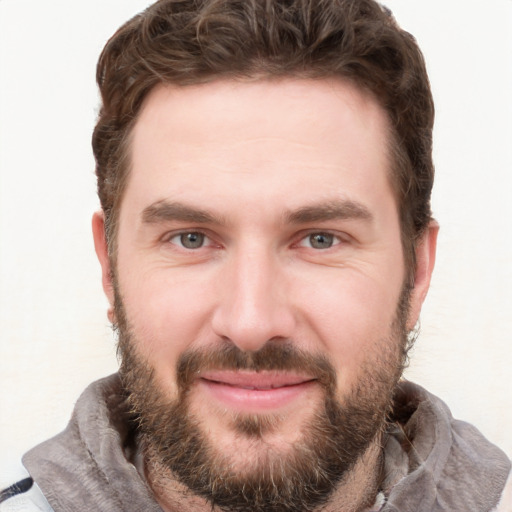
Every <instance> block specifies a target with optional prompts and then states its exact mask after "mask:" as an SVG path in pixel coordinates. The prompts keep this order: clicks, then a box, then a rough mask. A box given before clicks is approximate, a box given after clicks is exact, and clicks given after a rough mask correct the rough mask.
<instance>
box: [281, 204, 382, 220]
mask: <svg viewBox="0 0 512 512" xmlns="http://www.w3.org/2000/svg"><path fill="white" fill-rule="evenodd" d="M344 219H359V220H365V221H368V222H371V221H372V220H373V215H372V213H371V212H370V210H369V209H368V208H367V207H366V206H365V205H363V204H361V203H358V202H356V201H352V200H349V199H345V200H334V201H328V202H325V203H320V204H313V205H310V206H304V207H303V208H299V209H298V210H295V211H290V212H288V213H286V214H285V221H286V222H289V223H290V224H307V223H310V222H323V221H328V220H344Z"/></svg>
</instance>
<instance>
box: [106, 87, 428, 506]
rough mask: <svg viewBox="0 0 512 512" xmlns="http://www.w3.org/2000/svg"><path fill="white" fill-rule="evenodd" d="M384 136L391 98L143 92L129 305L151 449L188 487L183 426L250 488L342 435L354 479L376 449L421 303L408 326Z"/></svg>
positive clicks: (320, 92) (127, 210) (128, 366)
mask: <svg viewBox="0 0 512 512" xmlns="http://www.w3.org/2000/svg"><path fill="white" fill-rule="evenodd" d="M388 131H389V130H388V124H387V118H386V115H385V113H384V111H383V110H382V109H381V108H380V107H379V106H378V104H377V102H376V101H375V100H374V99H372V98H371V97H370V96H369V95H366V94H363V93H361V92H359V91H358V90H357V89H356V88H355V87H354V86H352V85H349V84H348V83H346V82H341V81H306V80H302V81H299V80H284V81H256V82H251V83H237V82H231V81H224V82H223V81H219V82H215V83H211V84H207V85H200V86H191V87H184V88H175V87H164V86H160V87H158V88H157V89H155V90H154V91H153V92H152V93H151V94H150V96H149V97H148V98H147V100H146V103H145V105H144V107H143V109H142V112H141V114H140V117H139V119H138V121H137V123H136V125H135V128H134V132H133V139H132V143H131V163H132V167H131V174H130V177H129V181H128V185H127V189H126V191H125V195H124V198H123V201H122V205H121V210H120V218H119V231H118V254H117V268H116V269H114V273H115V276H116V292H117V301H116V302H117V303H116V311H117V315H118V317H120V318H118V320H119V324H120V344H121V352H122V355H123V370H124V372H125V376H126V377H127V382H128V385H129V386H130V387H133V388H134V389H132V391H133V392H134V397H133V403H134V404H135V406H136V408H138V409H140V410H139V413H140V414H141V416H142V422H143V424H144V425H145V432H146V438H147V439H146V442H147V444H148V445H149V448H148V450H149V452H151V453H152V454H153V456H154V457H155V458H156V459H158V457H159V455H158V453H159V451H160V460H157V461H156V463H158V462H161V463H163V465H164V466H165V464H170V465H171V468H170V469H171V470H173V471H174V472H175V473H177V474H178V477H179V478H182V479H183V480H186V478H187V477H186V476H185V477H184V476H183V475H182V474H181V473H180V471H183V469H176V467H174V468H173V467H172V464H175V463H176V462H175V459H173V458H172V457H173V456H177V455H176V454H174V455H172V454H171V455H169V449H168V446H165V445H173V443H174V444H176V439H177V438H176V437H175V436H176V435H180V434H179V432H181V431H183V432H184V433H183V437H182V438H179V437H178V439H179V445H180V446H182V445H186V443H187V442H190V443H191V444H194V443H195V445H198V443H199V445H198V446H200V448H198V450H200V451H201V452H202V453H203V454H204V453H206V454H207V456H205V457H202V459H201V461H200V463H201V464H204V463H205V459H207V460H206V464H210V466H209V467H208V471H207V472H208V474H211V473H212V471H213V472H215V471H217V472H218V473H219V474H220V475H221V476H222V479H223V480H229V479H230V478H232V479H235V480H236V479H239V480H240V481H244V479H246V480H250V479H251V478H253V477H254V475H256V474H258V473H262V472H264V469H263V468H268V467H277V466H279V464H284V465H285V466H286V465H287V467H288V469H290V468H292V469H291V470H290V471H292V470H293V465H294V464H295V465H299V464H300V461H301V460H302V459H301V458H300V457H301V456H302V455H304V454H305V453H307V454H308V456H309V457H310V459H311V461H309V462H312V464H310V463H308V460H306V459H305V460H303V461H302V462H304V464H303V465H308V464H309V466H311V465H313V466H314V465H315V457H320V455H319V454H318V453H316V452H315V449H316V446H315V445H320V444H322V442H325V443H327V445H326V446H323V447H322V448H323V451H324V452H326V453H327V454H328V453H329V452H330V451H332V450H334V448H333V447H330V446H329V445H328V443H329V442H330V441H329V439H331V438H332V437H333V436H335V435H337V434H336V432H341V434H340V435H341V438H340V439H338V444H341V445H342V446H341V448H340V449H339V451H338V452H336V454H337V456H338V454H339V453H344V452H346V453H347V454H348V455H347V456H346V457H345V460H344V461H343V464H342V465H341V466H340V467H339V468H337V470H338V471H339V472H343V471H345V470H348V469H350V467H351V465H352V464H353V462H354V460H355V459H357V458H358V457H360V456H361V454H362V452H364V450H365V449H366V448H367V447H368V446H369V444H370V443H371V442H372V441H374V440H375V438H376V436H377V434H378V431H379V429H380V428H381V427H382V424H383V420H384V415H385V412H386V410H387V408H388V406H389V402H390V397H391V394H392V391H393V387H394V385H395V383H396V381H397V379H398V376H399V373H400V368H401V363H402V358H403V348H404V344H405V331H406V326H408V327H410V326H411V325H413V324H414V322H415V320H416V318H415V316H416V315H415V312H416V311H417V310H418V307H417V305H416V303H417V302H418V301H419V302H421V300H420V299H419V298H417V297H416V295H414V292H413V296H412V301H413V304H412V311H413V313H412V315H410V316H409V318H407V311H406V309H407V303H408V298H409V297H408V293H407V290H405V289H404V282H405V277H406V271H405V268H404V263H403V261H404V260H403V254H402V246H401V240H400V225H399V218H398V209H397V204H396V201H395V198H394V195H393V192H392V189H391V186H390V160H389V157H388ZM108 293H109V296H110V298H111V300H113V293H112V292H111V291H110V290H109V291H108ZM421 298H422V297H421ZM169 411H172V412H171V413H170V414H167V415H166V412H167V413H169ZM166 423H172V428H171V429H168V428H166ZM329 425H330V427H332V428H331V431H329ZM178 431H179V432H178ZM322 431H324V432H328V434H326V435H325V436H324V437H325V438H326V439H323V438H322ZM177 432H178V433H177ZM153 434H154V436H153ZM152 438H153V439H154V440H155V439H156V441H155V442H154V443H153V445H152V446H151V444H152V442H151V439H152ZM191 439H193V441H191ZM187 440H188V441H187ZM308 443H309V444H308ZM338 448H339V447H338ZM171 452H172V450H171ZM173 453H174V452H173ZM196 455H197V454H196ZM327 456H328V455H327ZM181 457H182V458H183V457H186V458H188V459H187V460H189V461H191V460H192V459H193V458H194V455H193V454H192V452H187V453H186V454H185V455H183V454H182V455H181ZM196 458H197V457H196ZM173 461H174V462H173ZM283 461H285V462H283ZM298 461H299V462H298ZM198 464H199V462H198ZM279 467H281V466H279ZM283 467H284V466H283ZM212 468H216V469H212ZM195 471H199V469H194V470H193V471H192V472H195ZM278 473H279V470H276V474H274V475H272V478H276V479H278V476H277V474H278ZM340 477H341V475H340ZM292 491H293V490H292ZM263 509H265V510H272V509H271V508H270V507H269V506H268V507H267V508H265V506H263V505H262V510H263ZM278 509H279V508H276V510H278ZM279 510H284V509H283V508H281V509H279Z"/></svg>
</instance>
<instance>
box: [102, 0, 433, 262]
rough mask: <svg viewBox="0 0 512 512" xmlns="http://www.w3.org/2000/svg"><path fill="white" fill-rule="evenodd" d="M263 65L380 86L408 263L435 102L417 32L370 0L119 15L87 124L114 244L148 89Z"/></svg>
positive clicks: (188, 6)
mask: <svg viewBox="0 0 512 512" xmlns="http://www.w3.org/2000/svg"><path fill="white" fill-rule="evenodd" d="M260 77H261V78H271V77H296V78H332V77H342V78H344V79H348V80H351V81H352V82H354V83H355V84H356V85H358V86H359V87H362V88H364V89H365V90H368V91H370V92H371V93H372V94H373V95H374V96H375V98H376V99H377V100H378V101H379V103H380V104H381V106H382V107H383V108H384V109H385V110H386V112H387V114H388V116H389V120H390V124H391V127H392V132H393V133H392V137H391V154H392V166H393V169H392V182H393V188H394V191H395V194H396V197H397V202H398V205H399V211H400V222H401V230H402V243H403V246H404V254H405V258H406V263H407V266H408V268H409V270H410V269H411V267H414V247H415V243H416V240H417V239H418V237H419V236H420V235H421V234H422V233H423V232H424V230H425V229H426V227H427V225H428V223H429V221H430V220H431V209H430V195H431V189H432V184H433V177H434V167H433V163H432V128H433V121H434V105H433V100H432V94H431V91H430V85H429V80H428V76H427V72H426V69H425V63H424V59H423V56H422V54H421V51H420V50H419V48H418V46H417V44H416V41H415V39H414V38H413V37H412V36H411V35H410V34H409V33H407V32H405V31H404V30H402V29H400V27H399V26H398V25H397V24H396V22H395V20H394V18H393V16H392V14H391V12H390V11H389V10H388V9H386V8H385V7H383V6H381V5H380V4H378V3H377V2H375V1H373V0H159V1H158V2H156V3H155V4H153V5H151V6H150V7H149V8H148V9H146V10H145V11H143V12H142V13H141V14H139V15H137V16H135V17H134V18H132V19H131V20H130V21H128V22H127V23H126V24H125V25H123V26H122V27H121V28H120V29H119V30H118V31H117V32H116V34H114V36H113V37H112V38H111V39H110V40H109V41H108V43H107V44H106V46H105V48H104V50H103V52H102V54H101V57H100V59H99V62H98V69H97V81H98V84H99V88H100V91H101V96H102V107H101V110H100V114H99V119H98V122H97V125H96V128H95V130H94V135H93V150H94V155H95V158H96V174H97V177H98V195H99V197H100V202H101V206H102V208H103V211H104V214H105V222H106V231H107V239H108V241H109V250H110V253H111V255H114V254H115V234H116V225H117V221H118V215H119V207H120V204H121V200H122V197H123V191H124V188H125V186H126V183H127V177H128V174H129V151H128V149H129V142H130V134H131V131H132V128H133V126H134V124H135V122H136V120H137V116H138V113H139V111H140V109H141V105H142V103H143V100H144V99H145V98H146V97H147V95H148V93H149V92H150V91H151V90H152V89H153V88H154V87H155V85H157V84H159V83H169V84H174V85H180V86H186V85H191V84H199V83H205V82H209V81H213V80H216V79H222V78H224V79H239V80H243V79H248V78H251V79H254V78H260Z"/></svg>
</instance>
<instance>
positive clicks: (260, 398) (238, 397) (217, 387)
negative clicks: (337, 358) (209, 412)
mask: <svg viewBox="0 0 512 512" xmlns="http://www.w3.org/2000/svg"><path fill="white" fill-rule="evenodd" d="M199 383H200V385H201V386H203V387H204V388H206V389H207V390H208V392H209V393H210V394H211V395H212V396H213V398H214V399H216V400H217V401H219V402H221V403H222V404H224V405H225V406H228V407H229V408H232V409H237V410H240V411H246V412H265V411H269V410H273V409H280V408H282V407H285V406H287V405H288V404H290V403H292V402H294V401H295V400H297V399H298V398H303V397H304V395H305V394H306V393H307V392H308V391H309V390H310V389H311V388H312V387H313V386H314V385H315V382H314V381H307V382H303V383H300V384H294V385H292V386H283V387H279V388H274V389H244V388H240V387H237V386H230V385H227V384H222V383H219V382H214V381H211V380H206V379H201V380H200V381H199Z"/></svg>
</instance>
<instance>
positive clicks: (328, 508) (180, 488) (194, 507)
mask: <svg viewBox="0 0 512 512" xmlns="http://www.w3.org/2000/svg"><path fill="white" fill-rule="evenodd" d="M380 441H381V435H380V434H379V435H378V436H377V437H376V438H375V439H374V441H373V442H372V443H371V444H370V446H369V447H368V449H367V450H366V451H365V452H364V453H363V455H362V456H361V457H360V458H359V459H358V461H357V462H356V463H355V464H354V466H353V468H352V469H351V470H350V471H349V472H348V473H347V474H346V475H345V476H344V478H343V479H342V480H341V482H340V483H339V485H338V486H337V487H336V489H335V490H334V492H333V493H332V495H331V497H330V499H329V501H328V502H327V503H325V504H323V505H322V506H320V507H319V508H318V512H320V510H321V512H366V511H369V510H370V509H371V507H372V506H373V505H374V503H375V500H376V497H377V493H378V491H379V488H378V486H379V482H380V479H381V463H382V460H381V459H382V448H381V442H380ZM152 455H154V454H152V453H150V450H148V451H147V453H146V454H145V457H144V458H145V461H146V462H145V473H146V478H147V481H148V483H149V484H150V486H151V488H152V490H153V493H154V496H155V498H156V500H157V502H158V503H159V505H160V507H161V508H162V510H164V512H222V511H221V509H219V508H217V507H214V508H212V506H211V503H209V502H208V501H207V500H206V499H204V498H201V497H199V496H196V495H194V494H192V493H191V491H190V490H189V489H188V488H187V487H185V486H184V485H183V484H181V483H180V482H178V481H177V479H176V478H175V477H174V475H173V474H172V472H171V471H170V470H169V469H167V468H164V467H163V466H161V465H160V464H159V463H158V462H155V460H156V459H155V457H153V456H152Z"/></svg>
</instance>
